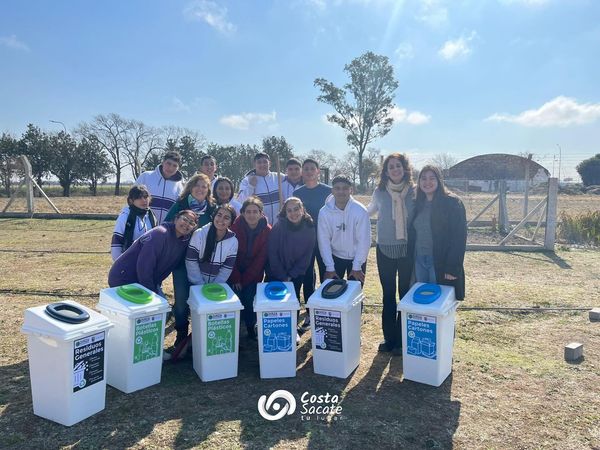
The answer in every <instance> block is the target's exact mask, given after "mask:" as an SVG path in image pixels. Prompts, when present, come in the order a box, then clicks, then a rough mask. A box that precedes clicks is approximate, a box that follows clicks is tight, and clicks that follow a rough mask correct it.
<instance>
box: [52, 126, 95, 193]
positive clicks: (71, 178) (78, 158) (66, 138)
mask: <svg viewBox="0 0 600 450" xmlns="http://www.w3.org/2000/svg"><path fill="white" fill-rule="evenodd" d="M48 149H49V160H48V170H49V171H50V173H51V174H52V175H54V176H55V177H56V178H58V183H59V184H60V186H61V187H62V189H63V197H70V196H71V186H72V185H73V184H76V183H77V182H78V181H81V179H82V178H83V175H82V171H83V166H84V165H85V164H86V161H85V159H83V157H82V155H81V153H80V152H79V148H78V147H77V142H75V140H74V139H73V138H72V137H71V135H70V134H67V133H65V132H64V131H61V132H59V133H58V134H54V135H52V136H50V137H49V139H48Z"/></svg>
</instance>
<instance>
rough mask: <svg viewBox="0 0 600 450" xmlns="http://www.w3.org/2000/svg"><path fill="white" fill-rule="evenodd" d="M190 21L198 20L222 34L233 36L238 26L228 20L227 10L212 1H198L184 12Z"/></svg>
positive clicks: (190, 4) (188, 6)
mask: <svg viewBox="0 0 600 450" xmlns="http://www.w3.org/2000/svg"><path fill="white" fill-rule="evenodd" d="M183 14H184V16H185V17H186V18H187V19H188V20H196V21H199V22H204V23H206V24H207V25H210V26H211V27H213V28H214V29H215V30H217V31H219V32H220V33H222V34H226V35H229V34H233V33H234V32H235V30H236V26H235V25H234V24H233V23H231V22H230V21H229V20H227V8H226V7H224V6H220V5H218V4H216V3H215V2H212V1H210V0H196V1H194V2H192V3H189V4H188V5H187V6H186V7H185V9H184V10H183Z"/></svg>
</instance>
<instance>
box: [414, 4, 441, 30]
mask: <svg viewBox="0 0 600 450" xmlns="http://www.w3.org/2000/svg"><path fill="white" fill-rule="evenodd" d="M417 19H419V20H420V21H421V22H424V23H426V24H427V25H429V26H431V27H434V28H437V27H440V26H442V25H444V24H446V23H447V22H448V9H447V8H446V6H445V5H444V1H443V0H421V1H420V8H419V13H418V14H417Z"/></svg>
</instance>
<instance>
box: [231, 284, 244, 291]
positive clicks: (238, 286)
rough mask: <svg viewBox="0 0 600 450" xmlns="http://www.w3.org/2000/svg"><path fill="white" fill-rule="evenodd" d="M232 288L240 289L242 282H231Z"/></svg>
mask: <svg viewBox="0 0 600 450" xmlns="http://www.w3.org/2000/svg"><path fill="white" fill-rule="evenodd" d="M233 289H234V290H236V291H241V290H242V283H233Z"/></svg>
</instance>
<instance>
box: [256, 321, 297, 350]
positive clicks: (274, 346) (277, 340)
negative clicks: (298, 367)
mask: <svg viewBox="0 0 600 450" xmlns="http://www.w3.org/2000/svg"><path fill="white" fill-rule="evenodd" d="M262 330H263V352H264V353H276V352H291V351H292V312H291V311H271V312H263V313H262ZM294 344H295V340H294Z"/></svg>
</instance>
